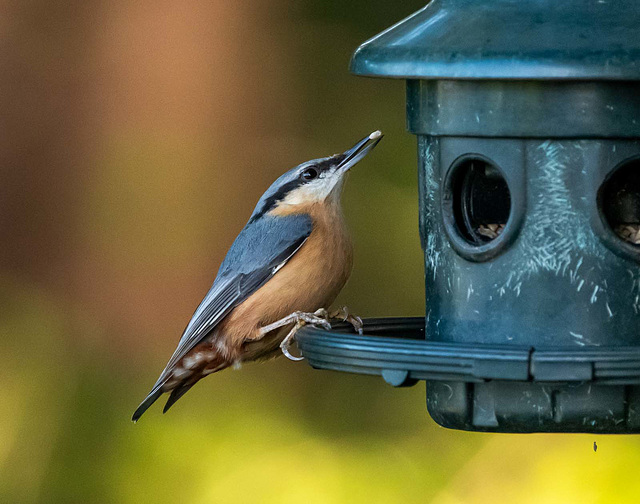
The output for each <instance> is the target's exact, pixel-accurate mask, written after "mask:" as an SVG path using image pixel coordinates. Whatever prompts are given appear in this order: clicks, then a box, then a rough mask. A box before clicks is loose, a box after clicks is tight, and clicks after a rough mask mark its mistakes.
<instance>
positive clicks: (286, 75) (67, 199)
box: [0, 0, 640, 503]
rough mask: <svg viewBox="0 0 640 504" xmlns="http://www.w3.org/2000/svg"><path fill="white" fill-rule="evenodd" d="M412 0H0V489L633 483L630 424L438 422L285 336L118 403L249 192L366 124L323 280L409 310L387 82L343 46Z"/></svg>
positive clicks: (409, 178)
mask: <svg viewBox="0 0 640 504" xmlns="http://www.w3.org/2000/svg"><path fill="white" fill-rule="evenodd" d="M422 4H423V1H416V0H407V1H404V2H401V3H400V2H388V1H382V0H366V1H365V0H352V1H350V2H343V1H340V0H305V1H302V0H299V1H293V0H262V1H260V2H255V1H250V0H235V1H233V2H229V1H220V0H213V1H212V0H208V1H203V0H194V1H190V2H168V1H164V0H156V1H154V2H150V1H137V2H134V1H129V0H114V1H110V2H105V1H102V2H100V1H77V0H72V1H70V2H44V1H37V0H23V1H20V2H11V1H8V2H2V3H0V44H1V47H2V51H1V52H0V90H1V92H0V110H1V112H0V157H1V163H0V177H1V178H0V233H1V236H2V247H0V382H1V384H2V389H1V393H2V396H1V399H0V502H3V503H4V502H7V503H35V502H91V503H101V502H117V503H129V502H130V503H139V502H158V503H161V502H162V503H164V502H189V503H208V502H265V503H268V502H274V503H287V502H292V503H293V502H309V503H315V502H318V503H323V502H369V503H370V502H395V501H403V502H409V503H411V502H416V503H417V502H420V503H424V502H436V503H458V502H495V501H496V500H498V501H503V502H523V503H524V502H571V501H580V502H581V503H591V502H594V503H595V502H623V501H628V502H636V501H637V495H638V492H640V483H639V480H638V478H637V477H636V472H637V467H638V463H640V442H639V440H638V438H636V437H614V436H610V437H596V436H576V435H572V436H568V435H567V436H563V435H528V436H514V435H488V434H470V433H462V432H454V431H447V430H445V429H442V428H440V427H438V426H437V425H436V424H435V423H434V422H433V421H432V420H431V419H430V418H429V417H428V416H427V413H426V407H425V398H424V384H420V385H418V386H416V387H413V388H411V389H401V390H395V389H392V388H391V387H389V386H387V385H386V384H384V382H383V381H382V380H381V379H379V378H378V379H376V378H372V377H363V376H354V375H347V374H339V373H331V372H322V371H314V370H312V369H310V368H309V367H308V365H307V364H305V363H293V362H289V361H287V360H285V359H278V360H275V361H271V362H268V363H265V364H261V365H247V366H245V367H244V368H243V369H242V370H241V371H225V372H223V373H220V374H217V375H215V376H213V377H211V378H208V379H206V380H204V381H203V382H201V383H200V384H198V386H197V387H195V388H194V389H192V391H190V392H189V394H188V395H186V396H185V398H183V399H182V400H181V401H180V402H179V403H178V405H176V406H175V407H174V408H173V409H172V410H171V412H170V413H169V414H167V415H165V416H162V415H161V414H160V412H161V408H160V407H158V406H156V407H154V408H152V409H151V410H150V411H149V412H148V413H147V414H146V415H145V416H144V417H143V418H142V420H141V421H140V422H139V423H138V424H136V425H134V424H132V423H131V422H130V416H131V414H132V412H133V410H134V409H135V407H136V406H137V405H138V403H139V402H140V400H141V399H142V398H143V397H144V396H145V394H146V393H147V391H148V390H149V388H150V387H151V385H152V384H153V383H154V381H155V379H156V377H157V375H158V374H159V372H160V371H161V369H162V367H163V366H164V364H165V363H166V361H167V359H168V357H169V356H170V354H171V353H172V352H173V350H174V347H175V344H176V342H177V340H178V339H179V337H180V334H181V332H182V330H183V328H184V326H185V325H186V323H187V321H188V320H189V318H190V316H191V314H192V312H193V310H194V309H195V307H196V305H197V304H198V303H199V301H200V299H201V298H202V296H203V295H204V293H205V292H206V291H207V289H208V288H209V286H210V284H211V282H212V280H213V277H214V275H215V272H216V271H217V267H218V265H219V263H220V261H221V260H222V258H223V256H224V254H225V252H226V250H227V248H228V247H229V245H230V244H231V242H232V241H233V239H234V237H235V236H236V234H237V233H238V231H239V230H240V229H241V228H242V226H243V225H244V223H245V222H246V220H247V218H248V216H249V215H250V213H251V211H252V209H253V206H254V204H255V202H256V201H257V199H258V198H259V196H260V195H261V194H262V192H263V191H264V190H265V189H266V188H267V187H268V186H269V184H270V183H271V182H272V181H273V180H274V179H275V178H276V177H277V176H278V175H280V174H281V173H282V172H284V171H285V170H287V169H289V168H291V167H293V166H295V165H296V164H298V163H300V162H302V161H306V160H307V159H310V158H314V157H319V156H324V155H328V154H332V153H335V152H339V151H342V150H344V149H345V148H347V147H350V146H351V145H352V144H353V143H354V141H356V140H358V139H359V138H361V137H362V136H364V135H365V134H367V133H369V132H371V131H373V130H375V129H381V130H383V131H384V133H385V134H386V137H385V139H384V141H383V142H382V143H381V145H380V146H379V147H378V148H377V149H376V151H375V153H374V154H373V155H372V156H370V157H368V158H367V160H366V161H365V162H363V163H362V164H361V165H359V166H358V167H357V169H355V170H354V171H353V173H352V174H351V177H350V180H349V183H348V184H347V187H346V191H345V194H344V206H345V212H346V215H347V219H348V221H349V224H350V227H351V229H352V231H353V235H354V242H355V248H356V257H355V270H354V273H353V276H352V278H351V280H350V282H349V284H348V285H347V287H346V288H345V289H344V291H343V292H342V294H341V296H340V298H339V299H338V303H339V304H346V305H348V306H349V307H350V308H351V309H352V311H354V312H356V313H358V314H360V315H362V316H386V315H422V314H423V311H424V297H423V296H424V294H423V267H422V253H421V250H420V244H419V239H418V227H417V188H416V155H415V150H416V149H415V139H414V138H413V137H412V136H411V135H409V134H408V133H406V132H405V129H404V123H405V115H404V114H405V109H404V99H405V97H404V84H403V82H401V81H389V80H372V79H364V78H358V77H354V76H352V75H350V74H349V72H348V70H347V68H348V61H349V58H350V56H351V53H352V52H353V50H354V49H355V48H356V47H357V45H358V44H359V43H361V42H363V41H364V40H366V39H367V38H369V37H371V36H373V35H374V34H376V33H378V32H379V31H381V30H382V29H384V28H386V27H387V26H389V25H391V24H392V23H394V22H396V21H398V20H400V19H401V18H403V17H405V16H406V15H408V14H410V13H411V12H413V11H415V10H417V9H418V8H420V7H421V6H422ZM593 441H597V442H598V447H599V449H598V451H597V452H594V451H593Z"/></svg>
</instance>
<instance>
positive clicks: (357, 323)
mask: <svg viewBox="0 0 640 504" xmlns="http://www.w3.org/2000/svg"><path fill="white" fill-rule="evenodd" d="M329 318H337V319H340V320H342V321H343V322H349V323H350V324H351V325H352V326H353V328H354V329H355V331H356V332H357V333H358V334H362V327H363V324H362V319H361V318H360V317H358V316H357V315H353V314H351V313H349V308H347V307H346V306H342V307H341V308H340V309H338V310H336V311H334V312H332V313H331V315H329Z"/></svg>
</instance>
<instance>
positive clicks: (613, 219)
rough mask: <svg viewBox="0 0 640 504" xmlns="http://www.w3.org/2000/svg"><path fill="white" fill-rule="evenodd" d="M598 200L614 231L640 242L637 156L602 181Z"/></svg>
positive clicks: (639, 169)
mask: <svg viewBox="0 0 640 504" xmlns="http://www.w3.org/2000/svg"><path fill="white" fill-rule="evenodd" d="M598 200H599V201H598V205H599V209H600V212H601V214H602V215H603V216H604V220H605V221H606V222H607V224H608V225H609V227H610V228H611V229H612V230H613V231H614V232H615V233H616V235H618V236H619V237H620V238H622V239H623V240H625V241H627V242H629V243H631V244H633V245H635V246H640V159H633V160H631V161H626V162H624V163H622V164H621V165H620V166H618V167H617V168H616V169H614V170H613V172H612V173H611V174H610V175H609V177H607V179H606V180H605V182H604V183H603V184H602V187H601V188H600V190H599V192H598Z"/></svg>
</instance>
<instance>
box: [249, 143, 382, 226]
mask: <svg viewBox="0 0 640 504" xmlns="http://www.w3.org/2000/svg"><path fill="white" fill-rule="evenodd" d="M381 138H382V133H381V132H380V131H374V132H373V133H371V134H370V135H368V136H366V137H365V138H363V139H362V140H360V141H359V142H358V143H357V144H355V145H354V146H353V147H352V148H351V149H349V150H347V151H345V152H343V153H342V154H335V155H333V156H329V157H325V158H320V159H312V160H311V161H307V162H306V163H302V164H300V165H298V166H296V167H295V168H293V169H291V170H289V171H288V172H287V173H285V174H284V175H282V176H280V177H279V178H278V179H277V180H276V181H275V182H274V183H273V184H271V187H269V189H267V191H266V192H265V193H264V194H263V195H262V197H261V198H260V201H258V204H257V205H256V208H255V210H254V212H253V214H252V216H251V220H255V219H257V218H259V217H261V216H262V215H265V214H269V213H272V212H273V213H277V214H288V213H297V212H300V211H304V210H305V209H306V208H308V207H309V206H311V205H314V204H318V203H325V202H330V203H336V202H338V201H339V199H340V192H341V189H342V184H343V182H344V179H345V176H346V174H347V173H348V171H349V170H350V169H351V168H352V167H353V166H354V165H355V164H356V163H358V161H360V160H361V159H362V158H363V157H365V156H366V155H367V154H368V153H369V151H371V149H373V148H374V147H375V146H376V145H377V143H378V142H379V141H380V139H381Z"/></svg>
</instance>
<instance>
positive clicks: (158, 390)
mask: <svg viewBox="0 0 640 504" xmlns="http://www.w3.org/2000/svg"><path fill="white" fill-rule="evenodd" d="M162 394H163V391H162V386H157V385H156V386H155V387H153V389H152V390H151V392H149V394H148V395H147V397H145V398H144V401H142V402H141V403H140V406H138V409H136V411H135V412H134V413H133V416H132V417H131V420H133V421H134V422H137V421H138V420H139V419H140V417H141V416H142V414H143V413H144V412H145V411H147V410H148V409H149V407H150V406H151V405H152V404H153V403H154V402H156V401H157V400H158V397H160V396H161V395H162Z"/></svg>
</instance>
